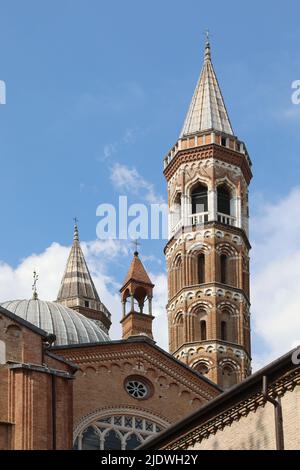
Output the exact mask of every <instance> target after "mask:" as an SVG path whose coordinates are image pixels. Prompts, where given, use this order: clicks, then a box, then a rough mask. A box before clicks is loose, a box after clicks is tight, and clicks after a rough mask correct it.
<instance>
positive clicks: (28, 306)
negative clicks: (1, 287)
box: [1, 299, 110, 345]
mask: <svg viewBox="0 0 300 470" xmlns="http://www.w3.org/2000/svg"><path fill="white" fill-rule="evenodd" d="M1 306H2V307H4V308H6V309H7V310H9V311H10V312H12V313H14V314H15V315H18V316H19V317H21V318H23V319H24V320H27V321H28V322H30V323H32V324H33V325H35V326H37V327H38V328H41V329H42V330H44V331H46V332H47V333H53V334H54V335H55V336H56V341H55V344H56V345H69V344H83V343H98V342H100V343H101V342H106V341H110V338H109V336H108V335H107V333H105V332H104V331H103V330H102V329H101V327H100V326H99V325H98V324H97V323H96V322H95V321H93V320H90V319H88V318H86V317H85V316H83V315H81V314H80V313H78V312H76V311H75V310H72V309H70V308H68V307H65V306H64V305H61V304H59V303H56V302H48V301H44V300H39V299H31V300H13V301H9V302H4V303H2V304H1Z"/></svg>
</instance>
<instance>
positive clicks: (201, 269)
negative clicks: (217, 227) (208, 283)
mask: <svg viewBox="0 0 300 470" xmlns="http://www.w3.org/2000/svg"><path fill="white" fill-rule="evenodd" d="M204 283H205V256H204V254H203V253H202V254H201V255H199V256H198V284H204Z"/></svg>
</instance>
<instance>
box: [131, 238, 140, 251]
mask: <svg viewBox="0 0 300 470" xmlns="http://www.w3.org/2000/svg"><path fill="white" fill-rule="evenodd" d="M131 243H132V244H133V246H134V247H135V250H134V252H135V253H138V247H139V246H141V244H140V242H139V240H138V239H137V238H136V239H135V240H132V242H131Z"/></svg>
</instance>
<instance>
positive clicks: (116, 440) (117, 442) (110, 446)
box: [104, 429, 122, 450]
mask: <svg viewBox="0 0 300 470" xmlns="http://www.w3.org/2000/svg"><path fill="white" fill-rule="evenodd" d="M121 449H122V441H121V435H120V434H119V433H118V432H117V431H115V430H113V429H112V430H110V431H109V432H108V433H106V434H105V440H104V450H121Z"/></svg>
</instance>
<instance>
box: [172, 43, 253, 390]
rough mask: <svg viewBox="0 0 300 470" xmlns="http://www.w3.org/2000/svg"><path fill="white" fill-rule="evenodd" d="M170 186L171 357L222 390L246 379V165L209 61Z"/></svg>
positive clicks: (248, 176)
mask: <svg viewBox="0 0 300 470" xmlns="http://www.w3.org/2000/svg"><path fill="white" fill-rule="evenodd" d="M164 175H165V177H166V179H167V183H168V200H169V241H168V243H167V245H166V248H165V255H166V259H167V269H168V305H167V311H168V327H169V348H170V352H171V353H172V354H173V355H174V356H175V357H176V358H178V359H180V360H181V361H183V362H185V363H186V364H188V365H189V366H191V367H192V368H194V369H196V370H197V371H199V372H200V373H201V374H203V375H206V376H207V377H208V378H210V379H211V380H213V381H214V382H216V383H217V384H218V385H220V386H221V387H223V388H225V389H226V388H229V387H231V386H232V385H234V384H236V383H239V382H240V381H241V380H243V379H244V378H245V377H247V376H248V375H249V374H250V373H251V347H250V346H251V345H250V310H249V308H250V301H249V250H250V244H249V241H248V217H249V212H248V186H249V183H250V181H251V178H252V173H251V160H250V158H249V155H248V153H247V150H246V147H245V144H244V143H243V142H241V141H240V140H239V139H238V138H237V137H236V136H235V135H234V133H233V129H232V126H231V123H230V120H229V117H228V114H227V110H226V107H225V104H224V100H223V97H222V93H221V90H220V87H219V84H218V81H217V78H216V74H215V71H214V68H213V65H212V61H211V50H210V44H209V40H208V39H207V42H206V46H205V58H204V65H203V68H202V72H201V75H200V78H199V81H198V84H197V86H196V90H195V93H194V96H193V98H192V102H191V105H190V108H189V111H188V114H187V116H186V120H185V123H184V126H183V130H182V132H181V134H180V137H179V139H178V141H177V142H176V144H175V146H174V147H173V148H172V149H171V151H170V152H169V154H168V155H167V156H166V158H165V160H164Z"/></svg>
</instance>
